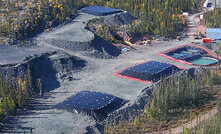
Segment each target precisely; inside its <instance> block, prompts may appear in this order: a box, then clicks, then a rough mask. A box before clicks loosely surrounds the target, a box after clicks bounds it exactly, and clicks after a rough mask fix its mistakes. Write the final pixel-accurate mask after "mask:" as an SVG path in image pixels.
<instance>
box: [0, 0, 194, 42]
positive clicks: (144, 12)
mask: <svg viewBox="0 0 221 134" xmlns="http://www.w3.org/2000/svg"><path fill="white" fill-rule="evenodd" d="M197 3H198V0H176V1H175V0H167V1H162V0H34V1H32V2H29V1H26V0H15V1H14V0H8V1H3V0H0V5H1V6H0V10H2V13H1V19H0V37H2V38H1V41H3V42H7V39H9V38H10V39H11V38H13V39H19V40H23V39H26V38H27V37H30V36H34V35H35V34H37V33H38V32H41V31H43V30H44V29H47V28H50V27H51V26H56V25H57V24H60V23H63V22H64V21H67V20H70V17H72V16H73V15H75V14H76V11H77V10H78V9H79V8H81V7H83V6H87V5H102V6H108V7H115V8H120V9H124V10H126V11H128V12H130V13H131V14H132V15H134V16H135V17H137V18H138V19H139V21H138V22H137V24H136V25H135V26H134V27H133V31H134V32H135V33H137V34H146V33H148V34H161V35H163V36H167V37H168V36H175V35H176V34H174V33H177V32H179V31H180V30H181V29H182V26H183V25H184V24H183V22H182V19H181V17H180V15H179V14H181V13H182V12H183V11H188V12H191V11H194V7H196V5H197ZM4 7H5V8H4ZM21 9H22V10H21Z"/></svg>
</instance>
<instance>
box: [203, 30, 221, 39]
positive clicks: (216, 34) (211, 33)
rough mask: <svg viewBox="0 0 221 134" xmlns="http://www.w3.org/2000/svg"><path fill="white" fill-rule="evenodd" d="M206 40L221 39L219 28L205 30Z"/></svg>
mask: <svg viewBox="0 0 221 134" xmlns="http://www.w3.org/2000/svg"><path fill="white" fill-rule="evenodd" d="M206 33H207V38H211V39H217V40H220V39H221V28H207V30H206Z"/></svg>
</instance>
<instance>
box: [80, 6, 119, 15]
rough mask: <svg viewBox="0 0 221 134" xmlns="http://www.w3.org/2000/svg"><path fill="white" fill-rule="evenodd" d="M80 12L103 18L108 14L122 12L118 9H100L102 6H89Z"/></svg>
mask: <svg viewBox="0 0 221 134" xmlns="http://www.w3.org/2000/svg"><path fill="white" fill-rule="evenodd" d="M81 11H82V12H84V13H88V14H92V15H97V16H105V15H109V14H114V13H119V12H122V10H120V9H115V8H109V7H102V6H89V7H85V8H83V9H81Z"/></svg>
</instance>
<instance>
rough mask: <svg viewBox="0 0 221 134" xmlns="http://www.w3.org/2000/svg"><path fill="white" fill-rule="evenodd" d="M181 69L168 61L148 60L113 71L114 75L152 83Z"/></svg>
mask: <svg viewBox="0 0 221 134" xmlns="http://www.w3.org/2000/svg"><path fill="white" fill-rule="evenodd" d="M182 69H183V68H181V67H177V66H175V65H172V64H168V63H163V62H157V61H148V62H145V63H142V64H138V65H135V66H133V67H130V68H127V69H123V71H121V70H120V71H118V72H117V73H115V75H116V76H120V77H124V78H127V79H132V80H138V81H141V82H147V83H153V82H157V81H159V80H160V79H161V78H163V77H168V76H169V75H171V74H172V73H175V72H178V71H180V70H182Z"/></svg>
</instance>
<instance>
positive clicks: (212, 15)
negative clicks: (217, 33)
mask: <svg viewBox="0 0 221 134" xmlns="http://www.w3.org/2000/svg"><path fill="white" fill-rule="evenodd" d="M204 16H205V17H204V18H205V19H204V22H205V24H206V26H207V27H213V28H221V8H216V9H214V10H213V11H209V12H207V13H205V15H204Z"/></svg>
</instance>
